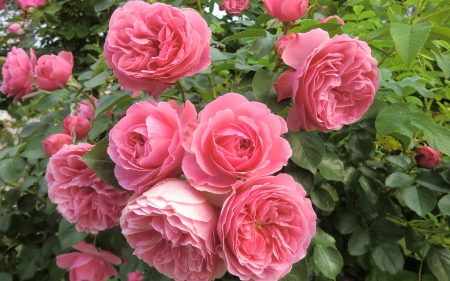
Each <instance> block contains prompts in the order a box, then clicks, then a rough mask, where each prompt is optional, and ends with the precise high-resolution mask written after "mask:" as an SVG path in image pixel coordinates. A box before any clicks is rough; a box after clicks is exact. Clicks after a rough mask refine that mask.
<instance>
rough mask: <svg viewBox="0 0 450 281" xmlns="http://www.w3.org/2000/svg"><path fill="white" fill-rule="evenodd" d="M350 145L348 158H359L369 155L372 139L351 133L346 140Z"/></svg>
mask: <svg viewBox="0 0 450 281" xmlns="http://www.w3.org/2000/svg"><path fill="white" fill-rule="evenodd" d="M348 144H349V147H350V159H352V160H361V159H365V158H367V157H369V154H370V152H372V149H373V142H372V139H369V138H366V137H363V136H360V135H354V134H351V135H350V138H349V140H348Z"/></svg>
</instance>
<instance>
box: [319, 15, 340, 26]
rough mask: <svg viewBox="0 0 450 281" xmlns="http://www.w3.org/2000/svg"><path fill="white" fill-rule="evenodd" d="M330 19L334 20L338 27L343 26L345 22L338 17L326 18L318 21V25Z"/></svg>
mask: <svg viewBox="0 0 450 281" xmlns="http://www.w3.org/2000/svg"><path fill="white" fill-rule="evenodd" d="M331 19H336V20H337V21H338V23H339V24H340V25H345V22H344V21H343V20H342V19H341V18H340V17H339V16H336V15H334V16H329V17H328V18H323V19H319V22H320V23H326V22H329V21H330V20H331Z"/></svg>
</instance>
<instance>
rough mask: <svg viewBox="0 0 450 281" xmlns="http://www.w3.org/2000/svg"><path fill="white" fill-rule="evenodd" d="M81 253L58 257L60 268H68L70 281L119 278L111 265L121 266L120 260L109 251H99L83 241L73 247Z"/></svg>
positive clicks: (100, 280)
mask: <svg viewBox="0 0 450 281" xmlns="http://www.w3.org/2000/svg"><path fill="white" fill-rule="evenodd" d="M73 248H74V249H75V250H78V251H80V252H81V253H80V252H72V253H68V254H63V255H59V256H57V257H56V264H57V265H58V266H59V267H60V268H68V269H69V271H70V274H69V278H70V281H83V280H89V281H104V280H107V279H109V278H111V277H113V276H117V270H116V269H115V268H114V266H112V265H111V264H116V265H119V264H120V262H121V261H120V258H119V257H118V256H116V255H114V254H113V253H111V252H109V251H105V250H102V251H100V252H99V251H98V250H97V248H96V247H95V246H94V245H92V244H87V243H86V242H84V241H81V242H80V243H78V244H77V245H75V246H73Z"/></svg>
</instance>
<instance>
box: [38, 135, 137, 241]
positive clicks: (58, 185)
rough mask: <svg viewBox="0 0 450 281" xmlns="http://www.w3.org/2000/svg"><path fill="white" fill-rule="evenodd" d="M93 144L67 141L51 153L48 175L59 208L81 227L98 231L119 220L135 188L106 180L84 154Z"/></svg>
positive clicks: (79, 229) (88, 230) (49, 193)
mask: <svg viewBox="0 0 450 281" xmlns="http://www.w3.org/2000/svg"><path fill="white" fill-rule="evenodd" d="M91 148H92V145H90V144H87V143H79V144H77V145H74V144H71V145H65V146H63V147H62V148H61V150H59V151H58V152H57V153H56V154H54V155H53V156H52V157H50V161H49V163H48V165H47V173H46V175H45V179H46V180H47V182H48V196H49V198H50V200H51V201H52V203H53V204H56V205H57V207H56V210H58V212H59V213H60V214H61V215H62V216H63V217H64V218H65V219H66V220H68V221H69V222H71V223H76V228H77V230H78V231H80V232H81V231H87V232H91V233H95V234H96V233H98V232H99V231H101V230H104V229H107V228H111V227H114V226H116V225H118V224H119V218H120V215H121V214H122V209H123V208H124V207H125V205H126V204H127V201H128V198H130V196H131V194H132V192H130V191H126V190H119V189H117V188H114V187H112V186H110V185H108V184H106V183H105V182H103V181H102V180H101V179H100V178H99V177H98V176H97V175H96V174H95V173H94V171H93V170H92V169H91V168H90V167H89V166H88V165H87V164H86V163H85V162H84V160H83V159H82V158H81V157H82V156H83V155H84V154H86V153H87V152H88V151H89V150H90V149H91Z"/></svg>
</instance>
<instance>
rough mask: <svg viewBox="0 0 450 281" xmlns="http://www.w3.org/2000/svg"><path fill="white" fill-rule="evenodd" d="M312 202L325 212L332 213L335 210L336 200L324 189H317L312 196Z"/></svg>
mask: <svg viewBox="0 0 450 281" xmlns="http://www.w3.org/2000/svg"><path fill="white" fill-rule="evenodd" d="M310 196H311V201H312V203H313V204H314V206H316V207H317V208H319V209H321V210H324V211H332V210H333V209H334V200H333V196H332V195H331V194H330V192H329V191H328V190H327V189H325V188H322V187H316V188H314V189H313V191H312V192H311V194H310Z"/></svg>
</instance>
